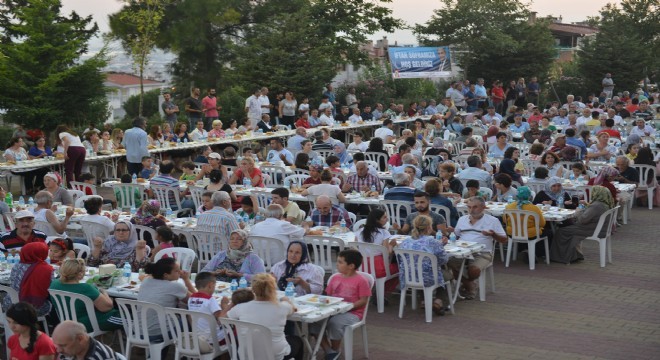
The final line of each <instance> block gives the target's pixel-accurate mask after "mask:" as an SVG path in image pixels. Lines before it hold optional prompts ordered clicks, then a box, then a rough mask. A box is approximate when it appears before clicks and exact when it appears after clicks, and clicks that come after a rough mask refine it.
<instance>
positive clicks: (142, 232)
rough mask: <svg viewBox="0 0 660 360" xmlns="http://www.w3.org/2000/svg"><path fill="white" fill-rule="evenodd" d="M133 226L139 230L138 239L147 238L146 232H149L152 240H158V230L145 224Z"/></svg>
mask: <svg viewBox="0 0 660 360" xmlns="http://www.w3.org/2000/svg"><path fill="white" fill-rule="evenodd" d="M133 227H134V228H135V231H136V232H137V236H138V240H146V237H145V234H149V235H150V236H151V240H152V241H153V242H156V230H154V229H152V228H150V227H148V226H144V225H133Z"/></svg>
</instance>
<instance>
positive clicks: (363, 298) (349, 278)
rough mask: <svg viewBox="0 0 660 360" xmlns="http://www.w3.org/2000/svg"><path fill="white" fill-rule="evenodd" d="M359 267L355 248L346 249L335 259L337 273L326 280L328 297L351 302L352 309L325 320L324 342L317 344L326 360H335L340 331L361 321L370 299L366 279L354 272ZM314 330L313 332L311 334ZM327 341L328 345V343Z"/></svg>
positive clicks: (318, 325) (339, 343) (337, 353)
mask: <svg viewBox="0 0 660 360" xmlns="http://www.w3.org/2000/svg"><path fill="white" fill-rule="evenodd" d="M361 265H362V254H361V253H360V252H359V251H357V250H355V249H346V250H342V251H341V252H339V255H338V256H337V272H339V273H338V274H335V275H333V276H332V277H330V280H329V281H328V286H327V287H326V288H325V292H326V294H327V295H328V296H334V297H340V298H343V299H344V301H346V302H350V303H353V309H352V310H351V311H349V312H346V313H343V314H337V315H334V316H332V317H331V318H330V320H328V326H327V334H328V336H327V339H326V338H324V339H323V342H322V343H321V345H322V346H323V350H324V351H325V353H326V359H337V358H339V348H340V346H341V339H342V338H343V337H344V328H345V327H346V326H348V325H352V324H355V323H357V322H359V321H360V320H362V317H363V316H364V309H365V307H366V306H367V305H368V301H369V296H371V287H370V285H369V282H368V281H367V279H365V278H364V277H363V276H362V275H360V274H358V273H357V269H358V268H359V267H360V266H361ZM314 330H316V331H314ZM319 330H320V324H318V323H316V324H314V329H313V330H311V331H312V333H318V331H319ZM328 340H329V343H328Z"/></svg>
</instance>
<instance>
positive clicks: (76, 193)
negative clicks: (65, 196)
mask: <svg viewBox="0 0 660 360" xmlns="http://www.w3.org/2000/svg"><path fill="white" fill-rule="evenodd" d="M67 192H68V193H69V195H71V198H72V199H73V203H74V204H75V203H76V199H78V198H79V197H81V196H85V193H84V192H82V191H80V190H71V189H69V190H67Z"/></svg>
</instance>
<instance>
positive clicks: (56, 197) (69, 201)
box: [44, 172, 73, 206]
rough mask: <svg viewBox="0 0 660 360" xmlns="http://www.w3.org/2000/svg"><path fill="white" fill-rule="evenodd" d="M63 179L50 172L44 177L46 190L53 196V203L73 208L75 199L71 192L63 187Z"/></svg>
mask: <svg viewBox="0 0 660 360" xmlns="http://www.w3.org/2000/svg"><path fill="white" fill-rule="evenodd" d="M61 184H62V177H61V176H60V174H58V173H56V172H49V173H47V174H46V175H44V186H45V188H46V189H45V190H46V191H48V192H49V193H50V194H51V195H53V202H60V203H62V205H65V206H73V197H72V196H71V194H69V192H68V191H67V190H66V189H65V188H63V187H61V186H60V185H61Z"/></svg>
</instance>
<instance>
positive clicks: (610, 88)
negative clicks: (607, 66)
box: [601, 73, 614, 99]
mask: <svg viewBox="0 0 660 360" xmlns="http://www.w3.org/2000/svg"><path fill="white" fill-rule="evenodd" d="M601 84H602V85H603V92H604V93H605V96H606V97H608V98H610V99H611V98H612V94H613V93H614V80H612V74H610V73H607V74H605V77H604V78H603V81H602V82H601Z"/></svg>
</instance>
